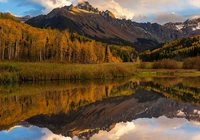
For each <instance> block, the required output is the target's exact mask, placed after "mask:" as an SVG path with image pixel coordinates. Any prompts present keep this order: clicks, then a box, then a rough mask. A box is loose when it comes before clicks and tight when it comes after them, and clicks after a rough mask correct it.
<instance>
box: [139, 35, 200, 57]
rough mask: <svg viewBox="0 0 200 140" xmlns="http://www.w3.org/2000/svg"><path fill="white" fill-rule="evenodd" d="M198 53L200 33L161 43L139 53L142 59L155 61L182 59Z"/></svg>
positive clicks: (199, 53) (199, 49)
mask: <svg viewBox="0 0 200 140" xmlns="http://www.w3.org/2000/svg"><path fill="white" fill-rule="evenodd" d="M199 55H200V35H197V36H194V37H190V38H180V39H177V40H174V41H172V42H168V43H165V44H163V45H162V46H161V47H160V48H158V49H155V50H153V51H149V50H148V51H145V52H143V53H141V55H140V59H141V60H142V61H157V60H161V59H165V58H170V59H175V60H178V61H182V60H184V59H185V58H188V57H196V56H199Z"/></svg>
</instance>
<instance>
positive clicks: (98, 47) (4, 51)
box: [0, 14, 136, 63]
mask: <svg viewBox="0 0 200 140" xmlns="http://www.w3.org/2000/svg"><path fill="white" fill-rule="evenodd" d="M5 17H6V18H5ZM135 54H136V52H135V50H134V49H133V48H131V47H128V46H116V45H115V46H114V45H107V44H103V43H101V42H96V41H95V40H92V39H89V38H86V37H84V36H80V35H78V34H75V33H69V32H68V31H67V30H64V31H58V30H52V29H39V28H35V27H31V26H29V25H27V24H25V23H20V22H18V21H17V20H15V19H14V18H12V17H11V18H9V17H8V16H5V15H4V14H1V16H0V60H17V61H32V62H37V61H49V60H51V61H65V62H69V63H104V62H128V61H134V57H135Z"/></svg>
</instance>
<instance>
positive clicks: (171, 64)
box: [153, 59, 178, 69]
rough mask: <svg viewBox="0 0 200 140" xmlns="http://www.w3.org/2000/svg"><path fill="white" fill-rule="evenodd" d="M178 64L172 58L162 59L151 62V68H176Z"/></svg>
mask: <svg viewBox="0 0 200 140" xmlns="http://www.w3.org/2000/svg"><path fill="white" fill-rule="evenodd" d="M177 68H178V64H177V62H176V61H175V60H172V59H163V60H160V61H156V62H154V63H153V69H177Z"/></svg>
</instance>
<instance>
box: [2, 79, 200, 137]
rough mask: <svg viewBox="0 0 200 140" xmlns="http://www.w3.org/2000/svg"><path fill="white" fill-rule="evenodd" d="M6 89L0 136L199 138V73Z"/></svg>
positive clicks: (3, 89) (3, 97)
mask: <svg viewBox="0 0 200 140" xmlns="http://www.w3.org/2000/svg"><path fill="white" fill-rule="evenodd" d="M5 89H7V88H3V87H2V88H0V90H1V91H4V93H6V92H7V93H6V94H3V93H1V94H0V102H1V105H2V106H1V107H0V128H1V130H2V131H1V132H0V137H1V138H5V139H9V138H12V139H16V140H18V139H41V140H43V139H50V138H54V139H71V138H73V139H79V138H80V139H94V140H96V139H97V140H99V139H108V140H110V139H133V138H134V139H198V138H200V137H199V135H198V132H199V130H200V125H199V122H200V106H199V103H200V101H199V99H200V78H199V77H193V78H191V77H185V78H175V77H168V78H167V77H164V78H158V77H157V78H152V77H151V78H145V79H136V78H133V79H131V80H119V81H110V82H106V83H89V84H86V83H84V84H83V83H75V84H72V83H67V84H66V83H64V84H58V85H55V84H53V85H50V86H47V85H46V84H44V85H42V84H40V85H37V84H36V85H29V86H24V87H23V86H21V85H20V86H16V87H11V88H10V89H9V90H5ZM16 89H17V90H16ZM24 91H25V92H24ZM27 91H32V92H27ZM16 116H17V118H16ZM22 120H25V121H22ZM190 121H191V122H190ZM122 122H124V123H122ZM16 126H20V127H16ZM187 133H189V135H186V134H187ZM184 135H185V136H184ZM70 137H71V138H70Z"/></svg>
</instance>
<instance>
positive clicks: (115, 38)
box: [26, 2, 200, 51]
mask: <svg viewBox="0 0 200 140" xmlns="http://www.w3.org/2000/svg"><path fill="white" fill-rule="evenodd" d="M184 21H185V20H183V21H182V22H173V23H172V22H170V23H166V24H164V25H160V24H158V23H150V22H147V23H139V22H134V21H131V20H130V19H124V18H123V19H122V18H119V17H118V16H116V15H115V13H113V12H111V11H110V10H109V9H107V10H103V11H101V10H99V9H98V8H97V7H94V6H93V5H91V4H90V3H89V2H82V3H79V4H77V5H70V6H64V7H61V8H55V9H53V10H52V11H51V12H49V13H48V14H47V15H40V16H36V17H34V18H32V19H30V20H28V21H27V22H26V23H27V24H30V25H32V26H35V27H40V28H49V27H50V28H53V29H59V30H65V29H67V30H69V31H70V32H77V33H79V34H81V35H84V36H87V37H90V38H93V39H95V40H98V41H102V42H104V43H109V44H118V45H130V46H132V47H134V48H136V50H137V51H144V50H148V49H153V48H156V47H157V46H158V44H159V43H164V42H168V41H172V40H174V39H177V38H180V37H190V36H194V35H197V34H199V33H200V28H199V25H198V23H199V22H198V19H196V20H190V22H189V21H185V22H184Z"/></svg>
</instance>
